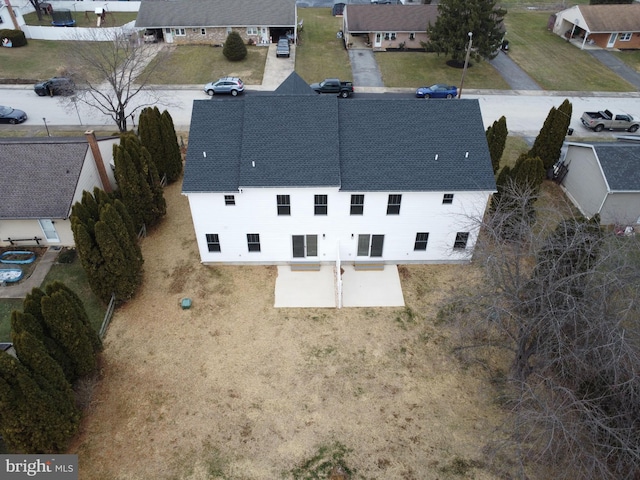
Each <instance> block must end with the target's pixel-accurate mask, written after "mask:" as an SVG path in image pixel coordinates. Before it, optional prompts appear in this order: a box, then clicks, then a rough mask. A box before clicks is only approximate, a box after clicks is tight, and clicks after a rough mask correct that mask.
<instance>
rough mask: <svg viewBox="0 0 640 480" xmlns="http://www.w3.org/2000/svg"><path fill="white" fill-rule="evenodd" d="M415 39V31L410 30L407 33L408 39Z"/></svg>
mask: <svg viewBox="0 0 640 480" xmlns="http://www.w3.org/2000/svg"><path fill="white" fill-rule="evenodd" d="M415 39H416V34H415V32H411V33H410V34H409V40H415Z"/></svg>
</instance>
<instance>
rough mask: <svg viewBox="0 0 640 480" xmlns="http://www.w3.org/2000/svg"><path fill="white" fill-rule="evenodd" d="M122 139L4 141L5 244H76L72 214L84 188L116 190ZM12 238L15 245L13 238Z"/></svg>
mask: <svg viewBox="0 0 640 480" xmlns="http://www.w3.org/2000/svg"><path fill="white" fill-rule="evenodd" d="M119 142H120V139H119V138H117V137H109V138H103V139H96V137H95V135H94V133H93V131H88V132H86V133H85V138H67V137H38V138H3V139H0V165H2V171H3V172H4V174H3V175H1V176H0V192H2V202H0V245H1V246H9V245H12V243H11V241H13V245H15V246H27V245H29V246H32V245H63V246H68V245H73V244H74V241H73V234H72V233H71V224H70V221H69V215H70V214H71V207H72V206H73V204H74V203H75V202H77V201H79V200H80V199H81V197H82V192H83V190H87V191H90V192H93V189H94V187H99V188H101V189H103V190H105V191H111V190H113V189H114V188H115V186H116V181H115V177H114V175H113V169H112V167H111V162H112V158H113V145H114V144H118V143H119ZM9 239H11V241H10V240H9Z"/></svg>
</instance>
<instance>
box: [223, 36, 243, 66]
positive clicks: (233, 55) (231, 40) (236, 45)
mask: <svg viewBox="0 0 640 480" xmlns="http://www.w3.org/2000/svg"><path fill="white" fill-rule="evenodd" d="M222 54H223V55H224V56H225V58H226V59H227V60H229V61H230V62H239V61H240V60H244V59H245V58H247V46H246V45H245V44H244V41H243V40H242V37H241V36H240V34H239V33H238V32H236V31H235V30H233V31H231V32H230V33H229V35H227V40H226V41H225V42H224V47H223V48H222Z"/></svg>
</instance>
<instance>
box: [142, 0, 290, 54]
mask: <svg viewBox="0 0 640 480" xmlns="http://www.w3.org/2000/svg"><path fill="white" fill-rule="evenodd" d="M296 19H297V7H296V2H295V0H264V1H261V2H256V1H254V0H142V1H141V2H140V10H139V11H138V17H137V19H136V27H138V28H146V29H147V30H152V31H153V32H154V33H155V35H156V37H157V38H160V39H163V40H164V41H165V42H166V43H174V44H177V45H197V44H204V45H221V44H222V43H224V41H225V40H226V38H227V36H228V35H229V33H230V32H232V31H236V32H238V33H239V34H240V36H241V37H242V39H243V40H244V41H245V43H255V44H257V45H268V44H269V43H270V42H277V41H278V38H279V37H281V36H286V35H289V36H292V37H293V38H295V35H296V23H297V21H296Z"/></svg>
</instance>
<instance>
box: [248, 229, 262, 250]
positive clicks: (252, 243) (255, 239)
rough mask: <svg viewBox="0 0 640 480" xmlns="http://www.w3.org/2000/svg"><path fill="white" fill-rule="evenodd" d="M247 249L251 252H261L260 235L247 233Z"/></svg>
mask: <svg viewBox="0 0 640 480" xmlns="http://www.w3.org/2000/svg"><path fill="white" fill-rule="evenodd" d="M247 247H248V249H249V251H250V252H259V251H260V234H259V233H247Z"/></svg>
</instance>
